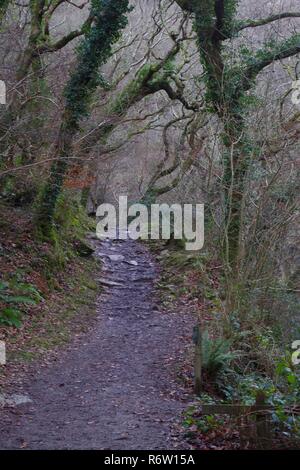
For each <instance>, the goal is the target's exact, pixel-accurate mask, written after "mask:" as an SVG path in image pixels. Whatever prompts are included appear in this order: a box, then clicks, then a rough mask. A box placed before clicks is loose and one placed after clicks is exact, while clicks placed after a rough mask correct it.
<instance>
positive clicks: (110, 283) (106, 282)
mask: <svg viewBox="0 0 300 470" xmlns="http://www.w3.org/2000/svg"><path fill="white" fill-rule="evenodd" d="M98 281H99V282H100V283H101V284H102V285H103V286H107V287H123V284H121V283H120V282H115V281H110V280H109V279H102V278H100V279H98Z"/></svg>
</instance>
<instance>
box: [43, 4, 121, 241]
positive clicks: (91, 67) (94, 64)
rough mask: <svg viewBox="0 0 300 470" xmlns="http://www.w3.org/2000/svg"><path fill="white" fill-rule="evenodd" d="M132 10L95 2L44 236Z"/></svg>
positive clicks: (70, 96) (51, 181) (70, 93)
mask: <svg viewBox="0 0 300 470" xmlns="http://www.w3.org/2000/svg"><path fill="white" fill-rule="evenodd" d="M128 11H129V10H128V0H107V1H105V2H103V1H102V0H94V2H93V4H92V13H93V17H94V24H93V26H92V27H91V28H90V30H89V31H88V32H87V33H86V35H85V38H84V40H83V41H82V43H81V45H80V47H79V50H78V58H77V64H76V67H75V70H74V72H73V74H72V75H71V78H70V80H69V83H68V84H67V86H66V89H65V97H66V104H65V111H64V114H63V117H62V124H61V127H60V132H59V136H58V139H57V145H56V151H55V154H54V161H53V163H52V165H51V168H50V176H49V178H48V180H47V182H46V184H45V186H44V188H43V191H42V194H41V196H40V200H39V203H38V208H37V214H36V223H37V228H38V231H39V233H40V235H41V236H42V237H51V231H52V223H53V214H54V211H55V207H56V202H57V199H58V196H59V194H60V192H61V190H62V185H63V181H64V178H65V175H66V172H67V169H68V167H69V161H70V156H71V152H72V141H73V137H74V135H75V134H76V133H77V131H78V126H79V122H80V119H81V118H82V117H83V116H84V115H87V114H88V105H89V100H90V97H91V95H92V93H93V92H94V90H95V89H96V88H97V86H98V84H99V75H98V70H99V67H100V66H101V65H103V64H104V63H105V62H106V61H107V59H108V58H109V57H110V55H111V51H112V45H113V44H114V43H115V42H116V41H117V40H118V39H119V37H120V32H121V30H122V29H123V28H124V27H125V25H126V23H127V13H128Z"/></svg>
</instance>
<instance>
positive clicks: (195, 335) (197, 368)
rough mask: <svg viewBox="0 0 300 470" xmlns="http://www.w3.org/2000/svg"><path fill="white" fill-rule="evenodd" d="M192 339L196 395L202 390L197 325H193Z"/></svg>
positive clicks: (200, 350)
mask: <svg viewBox="0 0 300 470" xmlns="http://www.w3.org/2000/svg"><path fill="white" fill-rule="evenodd" d="M193 341H194V344H195V369H194V370H195V387H194V391H195V394H196V395H200V394H201V391H202V338H201V329H200V326H199V325H197V326H195V327H194V332H193Z"/></svg>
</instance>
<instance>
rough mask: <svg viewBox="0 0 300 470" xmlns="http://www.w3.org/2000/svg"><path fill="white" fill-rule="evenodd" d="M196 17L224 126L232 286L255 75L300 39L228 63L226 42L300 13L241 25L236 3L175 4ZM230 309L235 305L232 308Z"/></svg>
mask: <svg viewBox="0 0 300 470" xmlns="http://www.w3.org/2000/svg"><path fill="white" fill-rule="evenodd" d="M176 1H177V3H178V5H179V6H180V7H181V8H183V9H185V10H187V11H189V12H192V13H193V15H194V18H195V19H194V27H195V31H196V34H197V42H198V48H199V54H200V60H201V63H202V65H203V68H204V72H205V79H206V103H207V107H208V108H209V109H210V110H211V112H214V113H216V114H217V115H218V117H219V118H220V120H221V121H222V124H223V129H224V130H223V143H224V149H225V150H224V153H223V166H224V173H223V188H224V194H225V221H224V222H225V223H224V227H225V244H224V248H225V250H224V251H225V254H226V261H227V267H228V268H229V276H230V278H231V280H232V282H231V284H234V283H238V282H239V277H240V275H241V270H240V268H241V263H240V261H241V253H242V238H243V220H242V216H243V201H244V193H245V184H246V181H247V178H248V172H249V167H250V163H251V161H252V159H253V155H254V153H255V152H254V149H253V148H252V147H251V145H249V141H248V136H247V129H246V125H245V123H246V117H247V116H248V113H249V110H247V105H246V102H247V92H248V91H249V90H250V89H251V88H252V87H253V86H254V83H255V79H256V77H257V75H258V74H259V73H260V72H261V71H262V70H263V69H264V68H265V67H267V66H268V65H270V64H272V63H273V62H275V61H276V60H280V59H284V58H287V57H290V56H293V55H295V54H298V53H299V52H300V35H299V34H294V35H293V36H291V37H290V38H288V39H286V40H283V41H281V42H278V43H277V42H276V41H274V44H273V45H272V46H271V45H270V43H268V44H266V45H265V46H263V47H262V48H261V49H260V50H258V51H251V52H250V54H248V55H243V53H242V52H241V53H240V62H238V61H235V62H234V63H233V64H232V62H230V61H228V60H227V59H226V57H227V56H226V46H227V45H226V41H228V40H230V39H231V38H233V37H236V36H237V34H238V32H239V31H241V30H243V29H245V28H248V27H250V28H251V27H255V26H259V25H264V24H268V23H272V22H273V21H277V20H278V19H280V18H287V17H298V16H300V13H299V12H295V13H289V12H286V13H283V14H282V13H281V14H280V15H276V14H275V15H271V16H270V17H268V18H264V19H261V20H243V21H238V20H237V18H236V16H237V7H238V4H239V1H238V0H176ZM230 303H231V304H232V305H233V304H234V302H230Z"/></svg>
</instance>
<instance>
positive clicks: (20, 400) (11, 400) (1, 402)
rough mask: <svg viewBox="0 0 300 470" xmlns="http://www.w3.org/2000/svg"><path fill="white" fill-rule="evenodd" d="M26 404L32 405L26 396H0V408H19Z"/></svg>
mask: <svg viewBox="0 0 300 470" xmlns="http://www.w3.org/2000/svg"><path fill="white" fill-rule="evenodd" d="M26 403H32V400H31V399H30V398H29V397H28V396H26V395H17V394H14V395H0V407H1V406H2V407H3V406H19V405H24V404H26Z"/></svg>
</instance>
